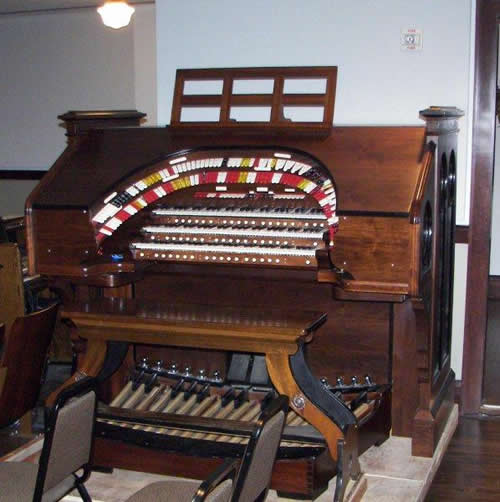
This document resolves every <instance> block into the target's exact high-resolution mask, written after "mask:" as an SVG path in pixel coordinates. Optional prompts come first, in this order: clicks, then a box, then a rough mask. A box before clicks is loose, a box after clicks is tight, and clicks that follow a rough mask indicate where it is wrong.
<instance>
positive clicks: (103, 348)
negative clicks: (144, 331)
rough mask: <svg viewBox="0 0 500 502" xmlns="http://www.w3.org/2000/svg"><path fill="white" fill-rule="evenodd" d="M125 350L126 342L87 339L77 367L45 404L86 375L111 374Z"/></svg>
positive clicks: (51, 402) (104, 376)
mask: <svg viewBox="0 0 500 502" xmlns="http://www.w3.org/2000/svg"><path fill="white" fill-rule="evenodd" d="M127 350H128V343H124V342H107V343H106V342H105V341H103V340H89V341H88V342H87V348H86V351H85V354H84V356H83V359H82V361H81V363H80V364H79V366H78V369H77V370H76V371H75V372H74V373H73V375H71V377H70V378H68V380H66V381H65V382H64V383H63V384H62V385H60V386H59V387H58V388H57V389H56V390H55V391H53V392H52V393H51V394H50V395H49V397H48V398H47V401H46V405H47V406H52V405H53V404H54V402H55V399H56V397H57V395H58V394H59V392H61V390H62V389H64V388H65V387H67V386H68V385H71V384H72V383H74V382H77V381H78V380H81V379H82V378H84V377H86V376H92V377H97V378H98V379H99V380H105V379H106V378H108V377H109V376H111V375H112V374H113V373H114V372H115V371H116V370H117V369H118V368H119V367H120V364H121V363H122V361H123V359H124V358H125V355H126V354H127Z"/></svg>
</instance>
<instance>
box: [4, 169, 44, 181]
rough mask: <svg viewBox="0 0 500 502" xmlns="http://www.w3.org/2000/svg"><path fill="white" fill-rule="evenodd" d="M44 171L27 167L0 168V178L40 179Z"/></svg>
mask: <svg viewBox="0 0 500 502" xmlns="http://www.w3.org/2000/svg"><path fill="white" fill-rule="evenodd" d="M46 172H47V171H42V170H28V169H0V180H41V179H42V178H43V176H44V174H45V173H46Z"/></svg>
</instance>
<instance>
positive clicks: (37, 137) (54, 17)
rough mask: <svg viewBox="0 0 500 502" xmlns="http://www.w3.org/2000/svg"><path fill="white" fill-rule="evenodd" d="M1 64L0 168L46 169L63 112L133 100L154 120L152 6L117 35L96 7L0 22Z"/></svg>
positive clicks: (58, 140) (58, 146)
mask: <svg viewBox="0 0 500 502" xmlns="http://www.w3.org/2000/svg"><path fill="white" fill-rule="evenodd" d="M0 61H2V74H1V77H0V109H1V110H2V134H1V135H0V151H1V152H2V155H1V157H0V169H47V168H48V167H50V166H51V165H52V163H53V162H54V161H55V159H56V158H57V157H58V155H59V154H60V153H61V152H62V150H63V149H64V147H65V144H66V139H65V136H64V129H62V128H61V127H60V125H59V124H60V121H59V120H58V119H57V115H59V114H62V113H64V112H66V111H68V110H91V109H103V108H104V109H125V108H128V109H134V108H136V103H137V102H138V104H139V105H140V106H143V108H139V106H138V108H139V109H140V111H144V112H146V113H148V115H150V114H151V115H153V117H154V122H153V123H155V122H156V119H155V116H156V87H155V86H156V73H155V71H156V69H155V64H156V56H155V20H154V6H152V5H143V6H142V5H141V6H139V5H138V6H137V7H136V12H135V14H134V17H133V21H132V23H131V25H130V26H128V27H126V28H123V29H120V30H112V29H110V28H106V27H105V26H104V25H103V24H102V22H101V21H100V18H99V16H98V14H97V12H96V11H95V9H71V10H55V11H47V12H43V13H27V14H17V15H3V16H0ZM136 67H137V68H136ZM148 86H149V87H148ZM136 90H137V92H136ZM137 96H141V98H140V99H137ZM149 123H151V122H149Z"/></svg>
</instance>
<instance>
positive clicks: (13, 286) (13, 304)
mask: <svg viewBox="0 0 500 502" xmlns="http://www.w3.org/2000/svg"><path fill="white" fill-rule="evenodd" d="M22 315H24V285H23V273H22V267H21V255H20V253H19V248H18V246H17V244H14V243H3V244H0V322H3V323H5V330H6V332H7V333H9V331H10V329H11V326H12V323H13V322H14V320H15V319H16V317H20V316H22Z"/></svg>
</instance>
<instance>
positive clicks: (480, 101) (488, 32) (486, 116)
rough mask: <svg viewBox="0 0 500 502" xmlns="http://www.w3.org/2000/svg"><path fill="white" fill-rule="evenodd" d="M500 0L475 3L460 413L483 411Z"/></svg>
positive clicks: (478, 0)
mask: <svg viewBox="0 0 500 502" xmlns="http://www.w3.org/2000/svg"><path fill="white" fill-rule="evenodd" d="M499 15H500V0H477V3H476V35H475V37H476V53H475V56H476V59H475V69H474V106H473V124H472V172H471V209H470V223H469V224H470V229H469V251H468V259H467V289H466V307H465V331H464V350H463V353H464V359H463V366H462V392H461V411H462V413H463V414H474V415H476V414H478V413H479V412H480V407H481V397H482V385H483V371H484V350H485V345H486V321H487V319H486V313H487V293H488V276H489V251H490V250H489V236H490V223H491V203H492V187H493V162H494V147H495V113H496V88H497V85H496V71H497V52H498V45H497V22H498V21H497V20H498V17H499Z"/></svg>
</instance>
